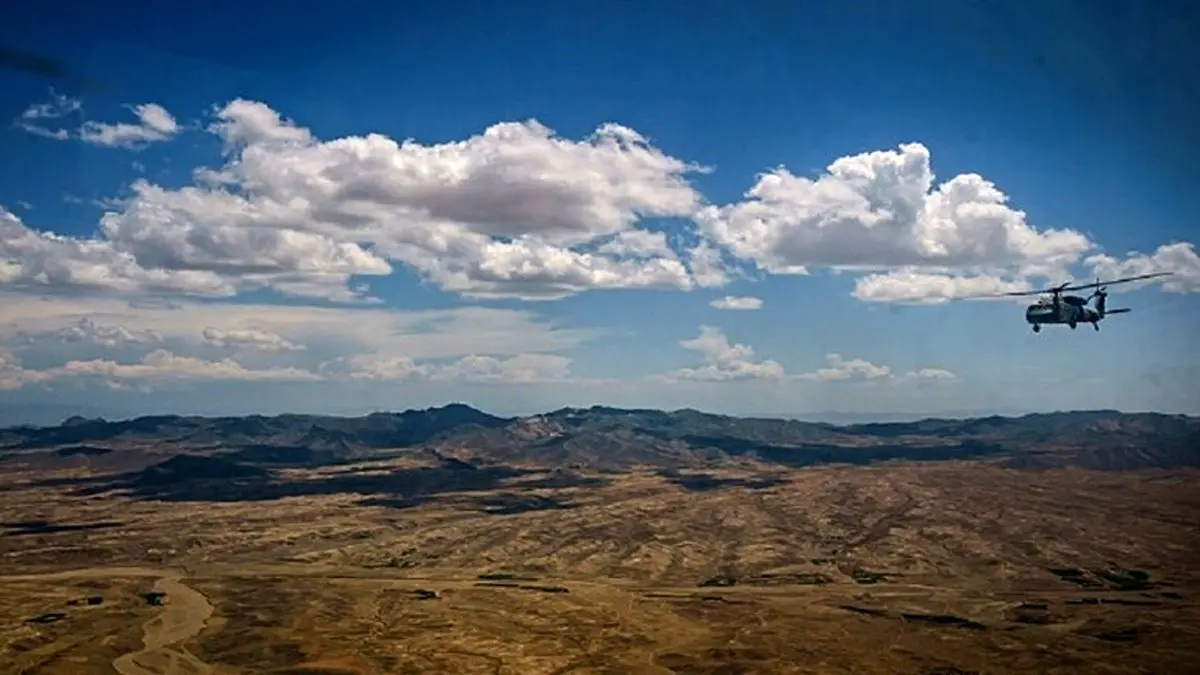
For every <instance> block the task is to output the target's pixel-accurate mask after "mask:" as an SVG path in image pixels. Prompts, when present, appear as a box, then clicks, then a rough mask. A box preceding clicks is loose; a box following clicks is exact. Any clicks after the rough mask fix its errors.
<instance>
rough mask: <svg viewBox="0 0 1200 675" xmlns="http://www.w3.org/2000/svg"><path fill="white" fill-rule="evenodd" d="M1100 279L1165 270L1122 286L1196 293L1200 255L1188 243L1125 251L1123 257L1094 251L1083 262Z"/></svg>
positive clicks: (1199, 282)
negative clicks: (1147, 250) (1150, 250)
mask: <svg viewBox="0 0 1200 675" xmlns="http://www.w3.org/2000/svg"><path fill="white" fill-rule="evenodd" d="M1084 262H1085V263H1086V264H1087V265H1088V266H1090V267H1091V268H1092V272H1093V274H1094V276H1096V277H1099V278H1100V279H1116V278H1120V277H1133V276H1140V275H1142V274H1157V273H1161V272H1169V273H1170V274H1171V276H1169V277H1160V278H1158V279H1151V280H1146V281H1134V282H1130V283H1129V285H1128V286H1126V288H1137V287H1141V286H1147V285H1150V284H1162V289H1163V290H1164V291H1167V292H1169V293H1200V256H1197V255H1196V247H1195V245H1194V244H1192V243H1190V242H1176V243H1173V244H1166V245H1163V246H1159V247H1158V249H1157V250H1155V251H1154V253H1151V254H1149V255H1146V254H1144V253H1137V252H1133V253H1129V254H1128V255H1127V256H1126V257H1125V258H1124V259H1123V260H1118V259H1116V258H1114V257H1112V256H1109V255H1105V254H1097V255H1093V256H1090V257H1088V258H1087V260H1085V261H1084Z"/></svg>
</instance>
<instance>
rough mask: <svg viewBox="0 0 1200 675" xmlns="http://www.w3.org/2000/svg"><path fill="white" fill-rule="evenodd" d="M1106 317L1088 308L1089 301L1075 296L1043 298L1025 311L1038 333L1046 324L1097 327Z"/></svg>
mask: <svg viewBox="0 0 1200 675" xmlns="http://www.w3.org/2000/svg"><path fill="white" fill-rule="evenodd" d="M1103 318H1104V315H1103V314H1101V313H1100V312H1099V311H1097V310H1095V309H1092V308H1091V307H1088V306H1087V299H1086V298H1081V297H1078V296H1075V295H1067V296H1062V297H1059V298H1042V299H1041V300H1038V301H1037V302H1035V303H1033V304H1032V305H1029V307H1027V308H1026V309H1025V321H1027V322H1028V323H1029V324H1030V325H1032V326H1033V330H1034V331H1035V332H1036V331H1038V330H1041V327H1042V325H1044V324H1066V325H1068V326H1070V327H1071V328H1075V327H1076V326H1077V325H1079V324H1081V323H1090V324H1092V325H1093V326H1095V325H1096V323H1097V322H1099V321H1100V320H1101V319H1103Z"/></svg>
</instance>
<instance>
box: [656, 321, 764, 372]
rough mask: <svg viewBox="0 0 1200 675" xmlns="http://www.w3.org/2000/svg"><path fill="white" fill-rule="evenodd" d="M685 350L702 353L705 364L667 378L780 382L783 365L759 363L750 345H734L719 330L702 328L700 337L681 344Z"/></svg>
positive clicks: (711, 327) (682, 369)
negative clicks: (775, 380) (771, 380)
mask: <svg viewBox="0 0 1200 675" xmlns="http://www.w3.org/2000/svg"><path fill="white" fill-rule="evenodd" d="M679 345H680V346H681V347H683V348H684V349H689V350H692V351H696V352H699V353H700V355H701V357H702V359H703V365H701V366H699V367H696V368H681V369H678V370H675V371H672V372H670V373H667V374H666V375H665V376H664V377H665V378H666V379H669V380H702V381H717V382H720V381H727V380H743V379H780V378H782V377H783V376H784V370H783V366H781V365H779V363H778V362H776V361H772V360H770V359H767V360H758V359H756V358H755V354H754V348H752V347H751V346H750V345H747V344H740V343H739V344H731V343H730V342H729V338H727V337H726V336H725V333H724V332H723V331H721V329H719V328H715V327H713V326H701V327H700V334H699V335H697V336H696V337H694V338H691V339H689V340H683V341H682V342H680V343H679Z"/></svg>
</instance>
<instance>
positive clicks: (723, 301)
mask: <svg viewBox="0 0 1200 675" xmlns="http://www.w3.org/2000/svg"><path fill="white" fill-rule="evenodd" d="M708 304H710V305H712V306H713V307H715V308H717V309H725V310H741V311H748V310H754V309H762V306H763V301H762V298H755V297H753V296H741V297H738V296H733V295H727V296H725V297H723V298H717V299H716V300H713V301H712V302H710V303H708Z"/></svg>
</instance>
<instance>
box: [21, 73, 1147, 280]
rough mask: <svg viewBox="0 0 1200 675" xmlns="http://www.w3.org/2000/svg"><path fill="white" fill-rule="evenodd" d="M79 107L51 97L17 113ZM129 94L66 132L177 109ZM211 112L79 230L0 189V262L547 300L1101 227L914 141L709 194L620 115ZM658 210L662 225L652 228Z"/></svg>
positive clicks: (1048, 262)
mask: <svg viewBox="0 0 1200 675" xmlns="http://www.w3.org/2000/svg"><path fill="white" fill-rule="evenodd" d="M78 111H79V106H78V102H77V101H74V100H72V99H68V98H65V97H57V98H55V99H54V100H53V101H51V102H49V103H45V104H39V105H38V106H33V107H31V108H30V109H29V110H27V111H26V113H25V115H23V117H22V118H23V119H25V118H26V117H27V118H28V119H26V121H30V120H34V121H37V120H43V119H53V118H54V117H55V116H63V115H67V114H72V113H75V112H78ZM133 111H134V113H135V114H136V115H137V117H138V122H137V124H130V123H119V124H105V123H98V122H89V123H87V124H85V125H84V129H83V130H82V131H81V132H80V133H81V137H83V138H84V139H85V140H89V141H91V142H96V143H101V144H107V145H140V144H144V143H146V142H151V141H155V140H164V139H166V138H169V137H171V136H172V135H173V134H175V133H177V132H178V130H179V125H178V123H177V122H176V121H175V119H174V118H173V117H172V116H171V115H170V113H168V112H167V111H166V110H164V109H162V108H161V106H157V105H155V104H143V105H140V106H135V107H134V108H133ZM206 129H207V131H208V132H209V133H210V134H212V135H213V136H215V137H216V138H217V139H218V140H220V142H221V143H222V145H223V148H224V156H223V160H222V162H221V163H220V164H219V165H217V166H209V167H199V168H197V169H196V170H195V171H194V174H193V175H194V181H193V183H192V184H190V185H184V186H181V187H176V186H171V187H167V186H162V185H157V184H155V183H153V182H151V181H148V180H146V179H139V180H137V181H135V182H134V183H133V184H132V186H131V190H130V191H129V194H128V196H126V197H125V198H123V199H120V200H109V201H106V202H105V207H106V210H107V212H106V213H105V214H104V215H103V217H102V218H101V221H100V223H99V231H98V232H97V233H96V234H95V235H93V236H91V237H67V236H58V237H54V236H52V235H48V234H47V233H45V232H43V231H38V230H33V229H32V228H28V227H26V226H25V225H24V224H23V223H21V222H20V221H19V220H15V221H11V218H15V216H12V215H11V214H10V213H8V212H7V211H5V212H4V213H5V214H6V218H9V219H10V221H11V222H8V223H7V224H6V227H7V228H8V229H9V230H12V231H13V232H12V233H9V238H10V239H12V238H16V237H18V236H19V237H20V238H21V239H22V240H23V243H24V245H23V246H22V247H21V248H20V250H17V249H15V247H14V246H11V245H10V246H9V250H8V251H6V252H5V255H4V258H3V261H4V262H3V265H4V267H3V271H2V272H0V283H3V282H7V283H14V281H15V282H19V283H24V284H52V285H84V286H92V287H102V288H109V289H114V290H122V291H129V290H139V291H140V290H152V291H154V292H174V293H190V294H199V295H209V296H226V297H228V296H235V295H239V294H242V293H246V292H250V291H254V290H261V289H272V290H275V291H278V292H280V293H284V294H288V295H292V296H302V297H316V298H323V299H332V300H339V301H351V300H363V299H370V296H371V294H370V289H369V285H368V284H366V283H365V282H364V279H368V278H370V277H377V276H387V275H390V274H392V273H394V272H395V270H396V269H397V268H398V267H405V268H408V269H409V270H411V271H413V272H414V273H415V274H416V275H418V276H419V277H420V278H421V279H423V280H424V281H425V282H426V283H429V284H431V285H433V286H436V287H439V288H441V289H444V290H447V291H450V292H453V293H456V294H460V295H463V296H467V297H474V298H521V299H528V300H546V299H559V298H563V297H567V296H570V295H574V294H577V293H581V292H584V291H588V290H593V289H650V288H656V289H672V290H685V291H686V290H691V289H694V288H697V287H700V288H716V287H721V286H724V285H726V284H727V283H729V282H730V280H731V279H733V278H734V277H736V276H739V274H744V268H746V267H748V266H749V267H754V268H758V269H759V270H760V271H763V272H766V273H770V274H804V273H807V272H808V271H809V269H810V268H813V267H828V268H833V269H838V270H850V271H852V272H856V273H858V272H862V273H864V275H865V276H863V277H862V278H861V279H859V282H858V285H857V288H856V291H855V295H856V297H859V298H860V299H864V300H869V301H885V302H896V301H901V302H937V301H943V300H946V299H950V298H958V297H963V296H964V295H970V294H973V293H974V291H975V290H976V289H986V290H994V289H995V290H998V289H1011V288H1025V287H1028V286H1029V284H1030V283H1031V281H1030V280H1031V279H1034V278H1041V277H1052V278H1056V279H1058V278H1067V277H1066V276H1065V275H1067V274H1068V272H1069V269H1070V268H1071V267H1072V266H1074V265H1077V264H1078V263H1079V262H1080V261H1081V260H1082V259H1083V257H1084V256H1085V255H1087V254H1089V253H1094V252H1095V250H1096V248H1097V245H1096V244H1095V243H1094V242H1092V241H1091V240H1090V239H1089V238H1088V237H1086V236H1085V235H1083V234H1081V233H1079V232H1075V231H1072V230H1064V229H1048V228H1041V229H1039V228H1036V227H1034V226H1033V225H1032V224H1030V223H1029V222H1027V220H1026V217H1025V214H1024V213H1023V212H1022V211H1020V210H1017V209H1016V208H1014V207H1012V206H1010V205H1009V203H1008V197H1007V196H1006V195H1005V194H1004V193H1003V192H1001V191H1000V189H999V188H998V187H997V186H995V185H994V184H992V183H991V182H989V181H987V180H986V179H984V178H983V177H981V176H979V175H976V174H970V173H967V174H961V175H957V176H953V177H951V178H949V179H948V180H945V181H942V182H940V183H939V182H937V181H935V176H934V174H933V169H932V160H931V155H930V152H929V150H928V148H926V147H925V146H923V145H921V144H919V143H908V144H903V145H900V146H899V147H898V148H896V149H892V150H883V151H876V152H865V153H861V154H857V155H852V156H847V157H842V158H839V159H836V160H834V161H833V162H832V163H830V164H829V166H828V167H827V168H826V169H825V171H824V172H822V173H821V174H820V175H818V176H816V177H813V178H807V177H803V176H797V175H794V174H792V173H791V172H790V171H789V170H788V169H786V168H783V167H779V168H776V169H773V170H771V171H768V172H766V173H764V174H762V175H761V176H759V177H758V179H757V180H756V182H755V183H754V185H753V186H752V187H751V188H750V189H749V190H748V191H747V192H746V194H745V197H744V198H743V199H742V200H739V201H737V202H734V203H731V204H725V205H712V204H707V203H706V201H705V200H704V198H703V197H702V196H701V195H700V194H699V193H698V192H697V191H696V189H695V188H694V187H693V185H692V184H691V182H690V179H691V177H692V176H693V175H695V174H698V173H703V172H706V171H708V170H709V169H708V168H707V167H705V166H702V165H700V164H697V163H695V162H692V161H688V160H684V159H679V158H677V157H674V156H672V155H670V154H669V153H667V152H666V151H664V150H663V149H660V148H658V147H656V146H655V145H654V144H653V143H652V142H651V140H650V139H648V138H647V137H645V136H643V135H642V134H640V133H638V132H637V131H635V130H633V129H630V128H628V127H625V126H622V125H620V124H616V123H605V124H601V125H600V126H598V127H597V128H596V130H595V131H594V132H593V133H592V134H590V135H589V136H587V137H585V138H581V139H570V138H564V137H562V136H559V135H558V134H556V133H555V132H554V131H553V130H552V129H550V128H549V127H547V126H545V125H543V124H541V123H540V122H538V121H536V120H526V121H516V122H513V121H510V122H500V123H497V124H493V125H492V126H489V127H487V128H486V129H483V130H482V131H480V132H479V133H477V134H475V135H472V136H470V137H468V138H465V139H463V140H456V141H447V142H441V143H422V142H420V141H418V140H415V139H403V140H398V139H393V138H390V137H388V136H384V135H382V134H377V133H372V134H365V135H360V136H346V137H342V138H332V139H322V138H319V137H318V136H317V135H316V134H315V133H313V131H311V130H310V129H308V128H306V127H304V126H302V125H301V124H300V123H299V122H297V121H294V120H291V119H289V118H287V117H285V116H284V115H283V114H281V113H280V112H279V111H276V110H274V109H272V108H271V107H270V106H268V105H267V104H265V103H262V102H258V101H250V100H245V99H235V100H233V101H230V102H228V103H225V104H223V105H220V106H217V107H215V108H214V109H213V110H212V120H211V123H210V124H208V126H207V127H206ZM663 219H667V220H670V221H671V222H672V223H675V225H673V226H672V227H675V228H678V229H679V231H678V232H676V234H673V235H671V236H668V234H667V232H666V231H663V230H662V227H661V225H659V224H658V223H656V222H655V221H656V220H663ZM688 221H692V223H693V224H691V225H689V224H687V223H688ZM1106 264H1109V265H1110V266H1111V264H1115V263H1112V262H1111V261H1108V262H1106ZM1129 264H1135V263H1133V262H1130V263H1129Z"/></svg>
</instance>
